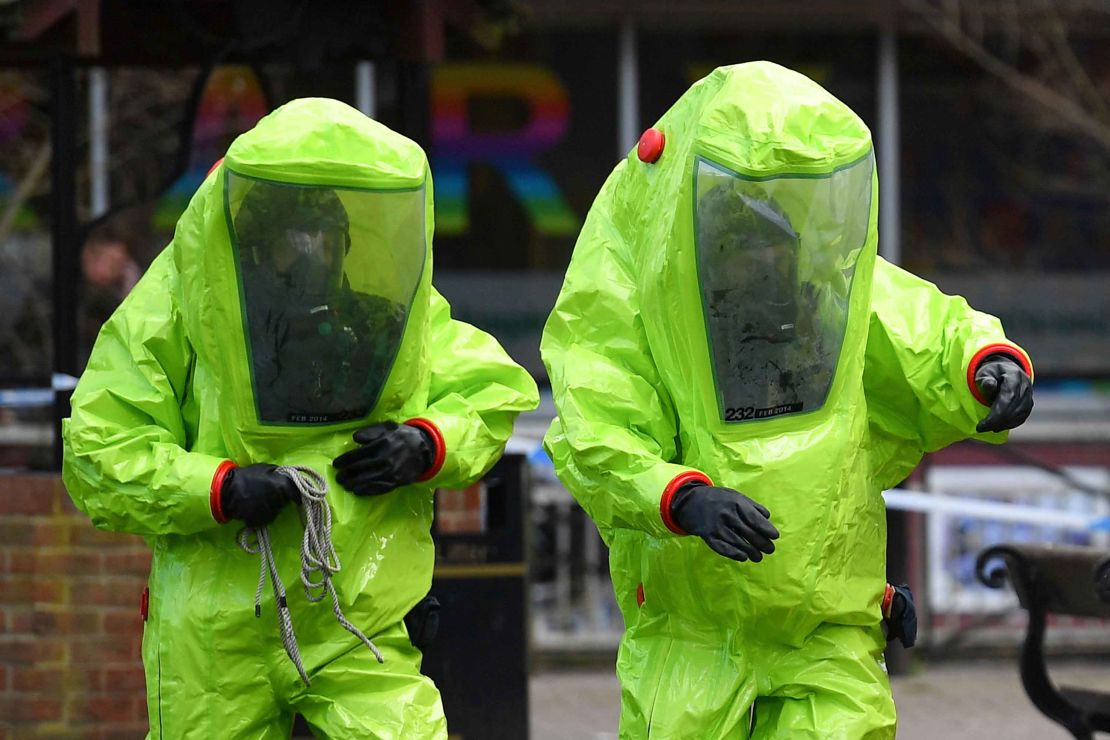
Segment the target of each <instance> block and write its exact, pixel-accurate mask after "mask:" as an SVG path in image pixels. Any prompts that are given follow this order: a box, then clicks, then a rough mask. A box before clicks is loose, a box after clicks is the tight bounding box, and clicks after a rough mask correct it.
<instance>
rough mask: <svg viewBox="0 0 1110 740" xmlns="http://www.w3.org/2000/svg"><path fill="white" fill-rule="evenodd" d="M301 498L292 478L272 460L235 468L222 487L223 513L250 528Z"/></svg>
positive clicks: (264, 523)
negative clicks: (271, 462) (281, 471)
mask: <svg viewBox="0 0 1110 740" xmlns="http://www.w3.org/2000/svg"><path fill="white" fill-rule="evenodd" d="M300 497H301V493H300V491H299V490H297V484H296V483H294V482H293V479H292V478H290V477H289V476H287V475H285V474H284V473H279V472H278V469H277V466H276V465H270V464H269V463H256V464H255V465H248V466H246V467H245V468H232V469H231V470H229V471H227V475H226V477H225V478H224V480H223V484H222V485H221V486H220V508H221V509H222V510H223V512H224V514H225V515H226V516H227V517H228V518H229V519H239V520H240V521H242V522H244V523H246V525H247V526H248V527H265V526H266V525H267V524H269V523H270V522H272V521H273V520H274V519H276V518H277V515H278V514H280V513H281V510H282V509H283V508H285V506H286V504H288V503H290V502H291V501H298V500H299V499H300Z"/></svg>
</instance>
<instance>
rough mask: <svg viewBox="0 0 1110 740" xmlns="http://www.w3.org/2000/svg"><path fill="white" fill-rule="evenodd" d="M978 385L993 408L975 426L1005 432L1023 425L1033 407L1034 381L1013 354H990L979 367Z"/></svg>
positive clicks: (984, 429) (977, 372)
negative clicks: (1011, 355)
mask: <svg viewBox="0 0 1110 740" xmlns="http://www.w3.org/2000/svg"><path fill="white" fill-rule="evenodd" d="M975 385H977V386H979V392H980V393H982V394H983V397H984V398H986V399H987V400H988V401H990V402H991V410H990V412H989V413H987V415H986V417H984V418H983V420H982V421H981V422H979V425H978V426H976V427H975V430H976V431H979V432H1002V431H1005V430H1007V429H1013V428H1014V427H1016V426H1020V425H1021V424H1022V422H1024V421H1025V420H1026V419H1028V418H1029V412H1030V411H1032V410H1033V381H1032V380H1030V378H1029V376H1028V375H1026V374H1025V370H1023V369H1022V367H1021V365H1019V364H1018V363H1017V362H1016V361H1014V359H1013V358H1012V357H1010V356H1009V355H990V356H988V357H987V358H986V359H984V360H983V361H982V362H981V363H979V368H978V369H977V370H976V371H975Z"/></svg>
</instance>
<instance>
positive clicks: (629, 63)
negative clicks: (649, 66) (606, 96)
mask: <svg viewBox="0 0 1110 740" xmlns="http://www.w3.org/2000/svg"><path fill="white" fill-rule="evenodd" d="M619 46H620V48H619V57H618V60H617V70H618V72H617V149H618V151H617V158H618V159H623V158H624V156H625V155H626V154H628V150H630V149H631V148H632V147H634V146H636V142H637V141H638V140H639V138H640V134H641V133H642V131H641V126H640V53H639V47H638V45H637V43H636V24H635V23H634V22H633V21H632V19H631V18H630V17H627V16H626V17H625V18H624V19H623V20H622V21H621V27H620V42H619Z"/></svg>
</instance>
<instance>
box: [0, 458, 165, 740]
mask: <svg viewBox="0 0 1110 740" xmlns="http://www.w3.org/2000/svg"><path fill="white" fill-rule="evenodd" d="M149 566H150V554H149V551H148V550H147V548H146V545H145V544H144V543H143V541H142V540H141V539H140V538H138V537H133V536H129V535H118V534H109V533H105V532H98V531H97V530H95V529H94V528H93V526H92V525H91V524H90V523H89V520H88V518H87V517H86V516H85V515H84V514H82V513H81V512H79V511H77V509H75V508H74V506H73V504H72V503H71V502H70V500H69V496H68V495H66V492H65V489H64V488H63V487H62V482H61V479H60V478H59V477H57V476H56V475H34V476H31V475H18V476H16V475H0V740H7V738H13V739H14V738H23V737H66V738H71V737H78V738H139V737H142V736H143V735H144V734H145V732H146V699H145V691H144V688H143V687H144V684H143V670H142V663H141V660H140V653H139V650H140V644H141V641H142V619H141V617H140V616H139V599H140V595H141V593H142V591H143V588H144V587H145V586H146V577H147V571H148V569H149Z"/></svg>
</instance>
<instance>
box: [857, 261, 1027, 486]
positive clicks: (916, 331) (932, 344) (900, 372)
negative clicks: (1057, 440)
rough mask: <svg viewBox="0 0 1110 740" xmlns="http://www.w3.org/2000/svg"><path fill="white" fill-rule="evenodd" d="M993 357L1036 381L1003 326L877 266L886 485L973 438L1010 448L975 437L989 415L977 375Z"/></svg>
mask: <svg viewBox="0 0 1110 740" xmlns="http://www.w3.org/2000/svg"><path fill="white" fill-rule="evenodd" d="M992 354H1006V355H1009V356H1010V357H1012V358H1013V359H1014V361H1015V362H1017V363H1018V364H1020V365H1021V366H1022V367H1023V368H1024V369H1025V371H1026V372H1027V373H1029V375H1030V377H1032V374H1033V367H1032V364H1031V363H1030V360H1029V356H1028V355H1027V354H1026V352H1025V350H1023V349H1022V348H1021V347H1019V346H1018V345H1016V344H1014V343H1013V342H1011V341H1009V340H1008V339H1007V338H1006V334H1005V332H1003V330H1002V324H1001V323H1000V322H999V321H998V319H997V318H995V317H994V316H990V315H988V314H985V313H981V312H979V311H975V310H974V309H972V308H971V307H970V306H968V304H967V301H965V300H964V299H963V298H961V297H959V296H949V295H945V294H944V293H942V292H941V291H940V290H939V289H937V287H936V286H935V285H933V284H932V283H930V282H928V281H926V280H923V279H921V278H919V277H917V276H915V275H912V274H911V273H909V272H906V271H905V270H902V269H900V268H898V267H896V266H895V265H892V264H890V263H889V262H887V261H886V260H883V259H882V258H878V260H877V261H876V264H875V281H874V287H873V292H872V298H871V317H870V326H869V329H868V339H867V355H866V364H865V370H864V386H865V390H866V395H867V403H868V411H869V414H870V422H871V427H872V432H873V435H874V436H875V437H876V439H877V441H878V442H879V446H880V447H881V448H882V449H883V452H882V453H881V454H880V459H879V460H878V461H877V463H878V466H877V467H878V468H879V469H880V470H884V471H885V472H884V473H883V474H882V475H880V477H881V478H883V479H884V482H885V483H886V484H887V485H891V484H893V483H897V482H898V481H899V480H900V479H901V477H904V475H905V474H908V473H909V471H910V470H912V468H913V467H914V465H916V464H917V462H918V460H920V458H921V455H922V454H924V453H926V452H932V451H934V450H938V449H940V448H942V447H945V446H947V445H949V444H952V443H953V442H956V441H959V440H961V439H966V438H968V437H975V438H977V439H981V440H984V441H987V442H993V443H996V444H997V443H1001V442H1004V441H1005V440H1006V436H1007V435H1006V434H1005V433H999V434H979V433H976V431H975V425H976V424H977V423H978V422H979V421H980V420H981V419H982V418H983V417H984V416H986V413H987V410H988V405H987V403H986V400H985V399H983V398H982V397H981V396H980V394H979V390H978V388H977V387H976V385H975V382H974V376H975V370H976V369H977V368H978V366H979V363H980V362H981V361H982V360H983V359H984V358H986V357H987V356H989V355H992Z"/></svg>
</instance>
